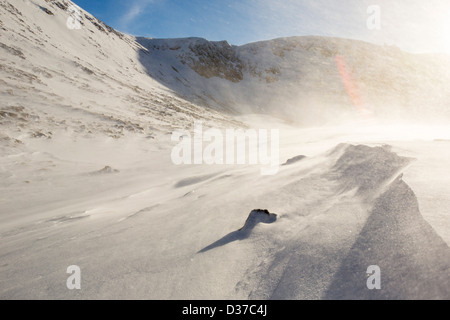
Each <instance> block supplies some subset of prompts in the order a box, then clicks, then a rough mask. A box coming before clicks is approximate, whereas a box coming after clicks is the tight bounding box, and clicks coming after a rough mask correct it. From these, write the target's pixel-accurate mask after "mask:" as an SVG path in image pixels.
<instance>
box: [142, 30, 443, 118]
mask: <svg viewBox="0 0 450 320" xmlns="http://www.w3.org/2000/svg"><path fill="white" fill-rule="evenodd" d="M138 42H139V43H141V44H142V45H143V46H144V47H146V48H148V49H149V51H150V54H149V55H141V61H142V63H143V64H144V65H145V66H146V67H147V69H148V70H149V73H150V74H151V75H152V76H153V77H154V78H155V79H158V80H159V81H160V82H161V83H164V84H166V85H168V86H170V87H171V88H173V89H174V90H176V91H177V92H180V93H181V94H183V95H184V96H186V97H189V99H191V100H192V101H197V102H198V103H201V104H203V105H212V106H215V107H216V108H220V109H224V110H232V111H234V112H238V113H259V112H263V113H268V114H272V115H276V116H278V117H284V118H285V119H289V120H291V121H294V122H297V123H301V124H304V125H311V124H320V123H324V122H327V121H328V122H329V121H331V120H333V121H336V120H339V119H342V118H344V119H345V117H358V116H360V114H359V113H372V114H373V115H374V116H377V117H380V118H382V119H391V120H392V119H393V120H397V119H398V118H408V119H410V120H416V119H420V120H421V121H422V120H424V117H425V118H426V119H428V120H436V119H442V117H443V116H444V117H447V119H448V118H449V115H450V114H449V111H448V108H447V106H448V104H449V103H450V89H449V88H448V85H447V83H448V82H449V80H450V73H449V71H448V70H450V69H449V67H450V57H446V56H438V55H414V54H408V53H405V52H402V51H401V50H399V49H397V48H396V47H390V46H377V45H373V44H369V43H365V42H362V41H355V40H346V39H336V38H324V37H292V38H283V39H275V40H270V41H263V42H257V43H251V44H247V45H243V46H239V47H237V46H231V45H229V44H228V43H227V42H226V41H222V42H210V41H207V40H205V39H199V38H188V39H171V40H164V39H145V38H138Z"/></svg>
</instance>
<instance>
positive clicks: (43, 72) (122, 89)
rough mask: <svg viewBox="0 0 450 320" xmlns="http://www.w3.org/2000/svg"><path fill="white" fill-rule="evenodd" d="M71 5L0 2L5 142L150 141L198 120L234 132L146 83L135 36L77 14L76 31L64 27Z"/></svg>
mask: <svg viewBox="0 0 450 320" xmlns="http://www.w3.org/2000/svg"><path fill="white" fill-rule="evenodd" d="M70 5H72V6H74V4H72V3H71V2H69V1H44V0H38V1H29V0H19V1H1V2H0V21H1V33H0V53H1V56H0V57H1V60H0V79H1V80H0V84H1V86H2V91H1V93H0V95H1V100H0V101H1V102H0V103H1V105H0V122H1V125H2V127H3V128H8V130H9V129H10V130H11V133H10V135H12V136H8V130H2V131H3V132H2V139H9V138H11V139H17V140H21V137H23V136H30V135H31V136H35V137H43V138H51V137H52V135H53V134H54V132H55V131H57V130H63V131H64V130H71V131H74V132H76V133H78V134H79V135H80V136H83V135H87V136H89V135H97V134H100V133H101V134H103V135H105V136H110V137H114V138H118V137H121V136H123V135H124V134H125V133H127V132H131V133H140V134H142V135H144V136H148V137H149V138H151V137H155V136H156V135H158V134H160V133H162V134H167V133H171V132H172V131H173V128H174V127H179V128H184V127H187V126H191V124H192V122H193V121H194V120H195V119H197V120H203V121H205V122H206V123H208V122H209V121H212V122H213V123H214V125H215V126H217V125H218V124H219V123H221V122H225V123H226V124H228V125H231V126H234V125H235V124H233V123H232V122H234V121H233V120H231V119H229V118H227V117H226V116H224V115H222V114H219V113H217V112H214V111H213V110H206V109H205V108H203V107H198V106H196V105H194V104H192V103H190V102H189V101H186V100H183V99H182V98H180V97H178V96H177V95H176V93H174V92H172V91H170V90H169V89H168V88H166V87H164V86H162V85H159V84H158V82H156V81H155V80H153V79H152V78H151V77H149V76H148V75H147V72H146V70H145V69H144V68H143V66H142V65H141V64H140V62H139V55H140V53H141V52H143V54H146V53H147V52H146V51H145V50H144V49H143V48H142V47H141V46H140V45H139V44H138V43H137V42H136V41H135V39H134V37H131V36H128V35H124V34H122V33H119V32H117V31H115V30H114V29H112V28H110V27H108V26H107V25H105V24H104V23H103V22H101V21H99V20H97V19H96V18H95V17H93V16H92V15H90V14H88V13H87V12H85V11H83V10H81V9H79V10H80V12H81V15H80V17H81V20H80V23H81V29H70V28H68V27H67V20H68V19H69V18H70V17H71V13H70V10H68V8H70ZM12 132H14V133H12ZM17 140H13V142H12V143H15V142H14V141H16V142H17Z"/></svg>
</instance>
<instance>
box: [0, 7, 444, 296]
mask: <svg viewBox="0 0 450 320" xmlns="http://www.w3.org/2000/svg"><path fill="white" fill-rule="evenodd" d="M69 4H71V2H70V1H44V0H34V1H27V0H19V1H1V2H0V21H1V23H0V28H1V29H2V30H1V33H0V52H1V56H0V58H1V60H0V74H1V78H0V86H1V88H2V90H1V92H0V96H1V100H0V101H1V102H0V127H1V132H0V150H1V153H0V178H1V179H0V239H1V241H0V297H1V298H2V299H105V298H110V299H120V298H125V299H132V298H139V299H142V298H147V299H449V298H450V289H449V288H450V286H449V284H450V279H449V277H450V249H449V244H450V220H449V218H448V214H449V212H448V208H450V196H449V194H448V187H449V183H450V181H449V179H448V174H447V173H448V165H449V160H450V157H449V156H450V153H449V151H447V150H450V148H449V147H450V132H449V130H448V126H445V125H442V126H438V125H434V126H429V125H427V123H426V122H425V121H424V122H423V123H421V124H417V123H416V124H414V125H412V124H408V123H407V122H406V121H404V122H402V123H400V122H396V123H394V124H387V123H384V122H383V121H380V120H379V119H380V118H378V119H377V118H364V117H363V119H362V120H360V122H355V121H350V120H349V119H346V121H347V122H346V123H345V124H343V125H341V124H336V125H334V126H331V125H328V126H319V127H312V124H313V123H317V122H321V123H323V121H322V120H324V118H328V119H326V120H327V121H328V120H329V119H331V118H333V117H341V115H342V114H348V113H350V114H352V115H351V117H350V118H354V117H355V116H356V117H357V118H359V117H360V116H359V115H358V114H357V110H356V109H355V108H354V106H352V105H351V101H350V98H349V96H348V93H347V92H346V91H345V86H344V84H343V82H342V79H341V77H340V75H339V70H338V68H337V67H336V65H335V62H336V60H335V55H336V54H340V55H341V56H343V57H346V62H347V64H349V65H350V66H352V68H353V69H352V70H354V73H352V74H353V76H355V78H356V80H357V81H358V84H359V89H360V90H361V91H360V94H361V98H364V99H362V100H361V101H365V102H371V104H370V105H369V107H370V108H372V109H373V111H374V113H375V114H377V115H378V116H382V115H385V114H390V113H393V114H395V115H401V116H402V117H403V115H404V114H406V113H411V114H415V115H416V114H421V113H422V114H425V115H426V114H427V112H428V111H426V110H431V111H432V112H430V113H433V114H431V117H432V118H433V117H435V116H436V115H442V117H441V118H442V119H444V118H445V117H446V116H448V112H447V111H443V109H442V106H443V105H445V103H446V101H447V96H448V92H447V91H448V88H447V86H446V85H445V84H446V81H447V80H446V79H447V78H446V77H447V75H446V72H447V71H446V69H445V68H442V65H443V64H444V63H446V62H445V59H444V58H440V59H442V60H437V58H436V59H434V57H430V56H415V55H409V54H405V53H403V52H401V51H399V50H396V49H394V48H390V47H377V46H373V45H369V44H366V43H362V42H355V41H351V40H343V39H329V38H316V37H312V38H289V39H278V40H273V41H268V42H262V43H254V44H249V45H246V46H241V47H235V46H231V45H229V44H228V43H227V42H218V43H214V42H209V41H207V40H204V39H198V38H189V39H169V40H167V39H166V40H162V39H143V38H134V37H132V36H129V35H124V34H121V33H119V32H117V31H115V30H114V29H112V28H109V27H108V26H106V25H105V24H103V23H102V22H101V21H99V20H97V19H96V18H94V17H93V16H92V15H90V14H88V13H86V12H84V11H82V22H83V27H82V29H80V30H69V29H67V28H66V27H65V25H66V19H67V17H68V16H69V14H68V13H67V12H66V11H65V10H66V9H65V8H67V6H68V5H69ZM43 8H45V9H46V10H43ZM47 11H49V12H51V13H52V14H48V13H47ZM380 66H382V68H381V69H379V67H380ZM419 89H420V90H419ZM425 93H426V94H425ZM433 99H434V100H433ZM411 101H412V102H414V103H413V104H410V102H411ZM387 102H389V103H388V104H386V103H387ZM410 105H411V109H408V107H409V106H410ZM420 105H423V106H424V107H423V108H424V109H422V108H420ZM392 106H395V108H394V107H392ZM316 107H317V109H316V110H315V111H314V110H312V109H311V108H316ZM391 107H392V108H393V109H390V108H391ZM402 108H403V109H405V108H406V112H404V111H405V110H402ZM424 110H425V111H424ZM355 112H356V114H355ZM254 113H264V114H265V115H264V116H263V115H261V114H259V115H254ZM434 113H435V114H434ZM232 114H233V115H232ZM323 114H326V115H325V116H324V117H322V115H323ZM274 115H275V116H274ZM195 120H198V121H203V122H204V123H205V127H206V126H208V127H215V128H220V129H223V128H238V127H254V128H277V129H279V130H280V160H281V163H280V170H279V173H278V174H277V175H274V176H261V175H260V168H259V166H250V165H242V166H238V165H235V166H233V165H229V166H228V165H227V166H220V165H213V166H207V165H202V166H196V165H189V166H175V165H174V164H173V163H172V161H171V159H170V154H171V148H172V147H173V143H172V142H171V141H170V135H171V133H172V131H174V130H175V129H177V128H183V129H189V128H192V125H193V122H194V121H195ZM298 120H300V121H298ZM316 120H318V121H316ZM333 120H334V119H333ZM294 122H296V123H298V122H302V123H303V124H305V125H306V127H298V126H297V125H292V124H293V123H294ZM283 163H285V164H286V165H281V164H283ZM258 208H259V209H258ZM266 210H267V211H266ZM70 265H78V266H79V267H80V268H81V270H82V281H81V287H82V289H81V290H74V291H71V290H68V289H67V287H66V280H67V277H68V276H69V275H68V274H67V273H66V270H67V267H68V266H70ZM370 265H378V266H379V267H380V269H381V272H382V273H381V281H382V289H381V290H373V291H371V290H368V289H367V287H366V280H367V274H366V271H367V268H368V267H369V266H370Z"/></svg>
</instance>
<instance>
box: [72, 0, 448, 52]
mask: <svg viewBox="0 0 450 320" xmlns="http://www.w3.org/2000/svg"><path fill="white" fill-rule="evenodd" d="M74 2H75V3H76V4H78V5H79V6H81V7H82V8H84V9H86V10H87V11H89V12H90V13H92V14H94V15H95V16H96V17H98V18H99V19H101V20H103V21H104V22H106V23H107V24H109V25H110V26H112V27H114V28H116V29H118V30H120V31H123V32H126V33H130V34H133V35H138V36H148V37H154V38H178V37H191V36H195V37H203V38H206V39H208V40H228V42H230V43H231V44H235V45H240V44H245V43H249V42H254V41H259V40H267V39H273V38H278V37H287V36H301V35H326V36H337V37H344V38H352V39H359V40H365V41H369V42H374V43H378V44H389V45H397V46H398V47H400V48H402V49H404V50H407V51H411V52H447V53H450V0H128V1H119V0H75V1H74ZM373 5H376V6H378V7H379V8H380V21H381V24H380V29H379V30H378V29H375V30H371V29H369V28H368V27H367V20H368V19H371V18H372V17H373V14H374V12H373V11H370V12H369V13H368V8H369V7H370V6H373ZM371 21H375V20H371Z"/></svg>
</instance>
